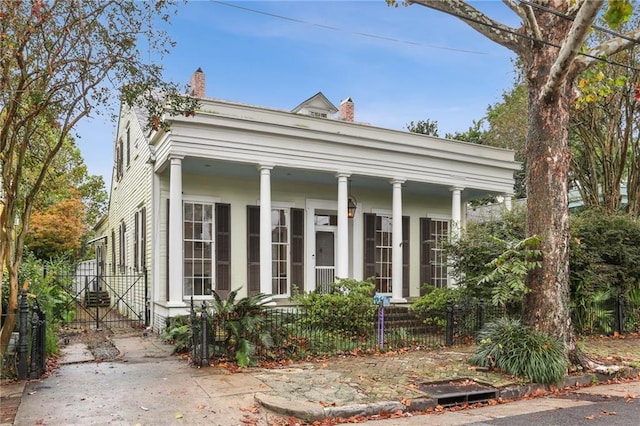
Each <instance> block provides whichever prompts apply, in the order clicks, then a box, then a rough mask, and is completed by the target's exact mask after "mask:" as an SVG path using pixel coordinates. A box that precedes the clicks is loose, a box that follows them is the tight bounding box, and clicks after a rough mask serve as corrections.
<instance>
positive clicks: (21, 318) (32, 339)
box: [9, 291, 47, 380]
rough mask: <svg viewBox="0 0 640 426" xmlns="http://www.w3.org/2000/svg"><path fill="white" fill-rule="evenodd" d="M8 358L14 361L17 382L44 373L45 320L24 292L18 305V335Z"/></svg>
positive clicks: (44, 316) (42, 313) (36, 302)
mask: <svg viewBox="0 0 640 426" xmlns="http://www.w3.org/2000/svg"><path fill="white" fill-rule="evenodd" d="M16 340H17V341H15V342H14V344H13V347H12V348H11V351H10V352H11V353H10V354H9V356H12V357H14V359H15V369H16V376H17V378H18V380H25V379H27V378H29V379H37V378H38V377H40V376H41V375H42V374H43V373H44V372H45V371H46V364H47V353H46V340H47V319H46V315H45V313H44V312H43V311H42V310H41V309H40V304H39V303H38V300H37V299H33V300H32V301H31V303H30V302H29V297H28V295H27V292H26V291H23V292H22V294H21V295H20V302H19V305H18V333H17V339H16Z"/></svg>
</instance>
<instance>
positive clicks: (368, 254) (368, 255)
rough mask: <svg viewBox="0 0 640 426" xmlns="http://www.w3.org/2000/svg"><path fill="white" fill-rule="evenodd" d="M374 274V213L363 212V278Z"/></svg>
mask: <svg viewBox="0 0 640 426" xmlns="http://www.w3.org/2000/svg"><path fill="white" fill-rule="evenodd" d="M375 275H376V215H375V214H373V213H365V214H364V278H365V279H367V278H371V277H374V276H375Z"/></svg>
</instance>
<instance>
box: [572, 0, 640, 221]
mask: <svg viewBox="0 0 640 426" xmlns="http://www.w3.org/2000/svg"><path fill="white" fill-rule="evenodd" d="M633 18H634V19H633V20H632V21H631V23H630V24H627V25H626V26H627V27H638V26H639V25H640V11H636V13H635V16H634V17H633ZM592 37H593V38H594V39H596V40H600V39H601V38H602V36H601V35H600V34H599V33H594V35H593V36H592ZM611 59H612V60H613V61H615V62H617V63H621V64H625V65H627V66H628V67H629V68H628V69H627V68H622V67H620V66H617V65H613V64H609V63H600V64H598V65H597V66H594V67H591V68H590V69H588V70H586V71H585V72H584V73H582V75H580V77H579V80H578V90H579V92H580V95H579V97H578V99H577V100H576V103H575V108H574V109H573V110H572V112H571V120H570V129H569V130H570V139H569V144H570V146H571V152H572V154H573V156H572V159H571V173H570V179H571V183H572V186H573V187H575V188H577V189H578V190H579V191H580V195H581V198H582V200H583V203H584V205H585V206H586V207H596V206H599V207H602V208H603V209H605V210H607V211H608V212H610V213H612V212H616V211H617V210H619V209H620V208H621V201H622V197H621V191H620V190H621V184H622V183H623V182H626V183H627V197H628V204H627V211H628V212H629V213H630V214H631V215H632V216H634V217H636V218H637V217H638V216H639V215H640V108H638V105H640V103H639V102H638V100H636V99H635V91H636V84H637V82H638V81H639V79H640V72H639V71H638V66H639V65H640V57H639V56H638V51H637V50H629V51H624V52H620V53H618V54H616V55H613V56H612V57H611Z"/></svg>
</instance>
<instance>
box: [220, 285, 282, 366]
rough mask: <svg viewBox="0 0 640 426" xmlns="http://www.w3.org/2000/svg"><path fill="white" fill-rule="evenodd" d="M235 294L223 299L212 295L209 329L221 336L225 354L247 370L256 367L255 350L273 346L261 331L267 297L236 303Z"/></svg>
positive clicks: (240, 300) (245, 299)
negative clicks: (258, 347)
mask: <svg viewBox="0 0 640 426" xmlns="http://www.w3.org/2000/svg"><path fill="white" fill-rule="evenodd" d="M238 291H239V289H237V290H233V291H232V292H230V293H229V296H228V297H227V299H222V298H221V297H220V295H219V294H218V293H217V292H216V291H214V292H213V298H214V300H213V302H212V304H211V306H210V307H209V309H208V312H209V317H210V318H211V320H212V327H211V329H212V330H213V331H214V333H217V332H218V330H219V331H220V333H221V334H223V338H222V339H221V341H222V342H223V343H222V344H223V347H224V349H225V350H226V352H227V354H228V355H229V356H230V357H233V358H235V359H236V362H237V363H238V365H239V366H240V367H247V366H250V365H254V364H255V363H256V359H255V351H256V347H257V346H260V347H264V348H270V347H271V346H272V345H273V337H272V336H271V334H270V332H269V330H268V329H267V328H265V327H264V321H265V317H264V315H263V313H264V309H265V303H267V302H268V299H269V297H270V296H269V295H267V294H262V293H259V294H255V295H251V296H247V297H243V298H241V299H237V296H238ZM216 340H218V339H216Z"/></svg>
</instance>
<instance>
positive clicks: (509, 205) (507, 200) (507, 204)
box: [504, 194, 513, 211]
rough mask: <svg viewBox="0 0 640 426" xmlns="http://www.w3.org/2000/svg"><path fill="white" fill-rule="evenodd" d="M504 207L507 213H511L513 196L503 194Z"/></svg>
mask: <svg viewBox="0 0 640 426" xmlns="http://www.w3.org/2000/svg"><path fill="white" fill-rule="evenodd" d="M504 207H505V208H506V209H507V211H511V209H512V208H513V195H511V194H504Z"/></svg>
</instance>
